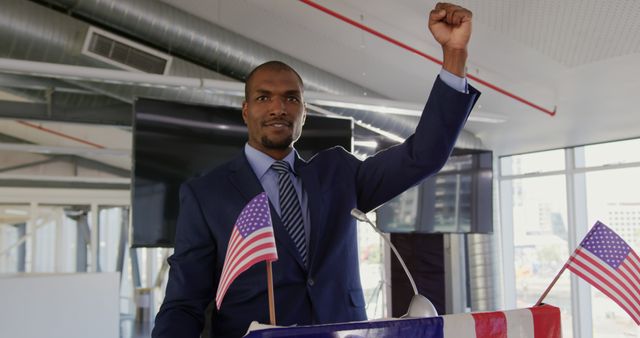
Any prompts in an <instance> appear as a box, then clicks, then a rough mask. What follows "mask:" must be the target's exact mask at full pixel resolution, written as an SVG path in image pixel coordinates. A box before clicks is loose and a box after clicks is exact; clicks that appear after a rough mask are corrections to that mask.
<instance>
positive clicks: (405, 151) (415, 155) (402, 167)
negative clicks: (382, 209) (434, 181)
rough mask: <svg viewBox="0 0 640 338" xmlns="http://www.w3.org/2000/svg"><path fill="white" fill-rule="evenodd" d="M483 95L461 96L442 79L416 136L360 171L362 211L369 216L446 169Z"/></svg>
mask: <svg viewBox="0 0 640 338" xmlns="http://www.w3.org/2000/svg"><path fill="white" fill-rule="evenodd" d="M479 96H480V93H479V92H478V91H477V90H476V89H475V88H473V87H471V86H469V93H468V94H465V93H461V92H459V91H457V90H455V89H453V88H451V87H449V86H448V85H447V84H445V83H444V82H443V81H442V80H441V79H440V78H439V77H438V78H437V79H436V82H435V84H434V86H433V89H432V90H431V94H430V95H429V99H428V100H427V103H426V105H425V107H424V110H423V111H422V116H421V117H420V121H419V122H418V126H417V127H416V131H415V133H414V134H413V135H411V136H410V137H409V138H407V139H406V141H405V142H403V143H402V144H400V145H397V146H394V147H391V148H389V149H387V150H384V151H381V152H379V153H377V154H376V155H374V156H371V157H369V158H367V159H366V160H365V161H364V162H362V163H361V164H360V165H359V166H358V167H357V169H356V188H357V196H358V208H359V209H360V210H362V211H365V212H368V211H371V210H373V209H375V208H376V207H378V206H380V205H381V204H383V203H385V202H387V201H388V200H390V199H392V198H393V197H395V196H397V195H398V194H400V193H402V192H403V191H405V190H407V189H408V188H410V187H412V186H414V185H415V184H417V183H419V182H420V181H422V180H423V179H425V178H426V177H428V176H430V175H433V174H434V173H436V172H438V170H440V169H441V168H442V166H444V164H445V163H446V161H447V159H448V158H449V155H450V154H451V151H452V150H453V146H454V145H455V142H456V139H457V137H458V134H459V133H460V131H461V130H462V128H463V127H464V123H465V122H466V120H467V117H468V116H469V114H470V113H471V109H472V108H473V105H474V104H475V102H476V101H477V100H478V97H479Z"/></svg>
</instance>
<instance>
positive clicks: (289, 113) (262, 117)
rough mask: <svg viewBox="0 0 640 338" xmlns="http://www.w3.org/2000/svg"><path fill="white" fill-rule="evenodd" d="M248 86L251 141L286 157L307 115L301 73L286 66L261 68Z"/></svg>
mask: <svg viewBox="0 0 640 338" xmlns="http://www.w3.org/2000/svg"><path fill="white" fill-rule="evenodd" d="M247 90H248V96H247V97H246V101H245V102H244V103H243V104H242V118H243V119H244V122H245V124H246V125H247V128H248V129H249V145H251V146H252V147H254V148H256V149H258V150H260V151H262V152H264V153H266V154H267V155H270V156H271V157H273V158H276V159H282V158H284V156H286V155H287V154H288V153H289V151H290V149H291V148H292V144H293V142H295V141H296V140H297V139H298V138H299V137H300V134H301V133H302V125H303V124H304V120H305V115H306V112H305V108H304V102H303V98H302V87H301V84H300V81H299V80H298V77H297V76H296V75H295V74H294V73H293V72H292V71H290V70H286V69H269V68H267V69H261V70H258V71H257V72H255V73H254V74H253V76H252V78H251V81H250V82H249V84H248V88H247Z"/></svg>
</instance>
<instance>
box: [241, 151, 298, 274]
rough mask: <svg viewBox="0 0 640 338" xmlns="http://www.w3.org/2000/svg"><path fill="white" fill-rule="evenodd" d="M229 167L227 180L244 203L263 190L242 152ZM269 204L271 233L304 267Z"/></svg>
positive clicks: (289, 237)
mask: <svg viewBox="0 0 640 338" xmlns="http://www.w3.org/2000/svg"><path fill="white" fill-rule="evenodd" d="M230 168H231V173H230V175H229V180H230V181H231V183H232V184H233V185H234V186H235V187H236V188H237V189H238V191H239V192H240V194H241V195H242V196H243V197H244V199H245V205H246V203H249V201H251V199H252V198H254V197H255V196H256V195H258V194H259V193H261V192H263V191H264V189H263V188H262V184H260V181H259V180H258V178H257V177H256V174H255V173H254V172H253V170H252V169H251V165H249V162H248V161H247V158H246V156H245V155H244V152H243V153H242V154H241V155H240V156H238V157H236V159H235V160H233V162H232V163H231V166H230ZM269 206H270V208H269V209H270V211H271V223H272V224H273V233H274V235H275V238H276V241H277V242H278V243H280V247H284V248H285V249H286V250H287V251H288V252H289V254H290V255H292V256H293V257H295V260H296V261H297V262H298V264H299V265H300V267H301V268H303V269H306V267H304V264H303V263H302V257H300V253H299V252H298V248H296V245H295V243H294V242H293V240H292V239H291V236H290V235H289V231H288V230H287V229H286V228H285V227H284V224H283V223H282V221H281V220H280V217H279V216H278V213H277V212H276V211H275V209H274V207H273V205H272V204H271V202H269Z"/></svg>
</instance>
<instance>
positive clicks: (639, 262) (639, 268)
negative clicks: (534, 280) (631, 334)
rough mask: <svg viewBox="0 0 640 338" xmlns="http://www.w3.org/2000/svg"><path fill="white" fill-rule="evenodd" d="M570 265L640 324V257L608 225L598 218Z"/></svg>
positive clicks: (568, 265) (568, 266)
mask: <svg viewBox="0 0 640 338" xmlns="http://www.w3.org/2000/svg"><path fill="white" fill-rule="evenodd" d="M567 268H568V269H569V270H571V271H572V272H573V273H575V274H576V275H578V276H580V277H581V278H583V279H584V280H586V281H587V282H588V283H589V284H591V285H593V286H594V287H595V288H596V289H598V290H600V291H601V292H602V293H604V294H605V295H607V296H608V297H609V298H611V299H612V300H613V301H614V302H616V303H617V304H618V305H620V307H622V309H623V310H625V311H626V312H627V313H628V314H629V315H630V316H631V318H633V320H634V321H635V322H636V324H638V325H640V259H639V258H638V255H637V254H636V253H635V252H634V251H633V249H631V247H630V246H629V245H628V244H627V243H626V242H625V241H624V240H623V239H622V238H620V236H618V235H617V234H616V233H615V232H613V230H611V229H609V227H607V226H606V225H604V224H602V223H600V222H596V224H595V225H594V226H593V228H591V231H589V233H588V234H587V236H586V237H585V238H584V239H583V240H582V242H581V243H580V245H579V246H578V248H577V249H576V251H575V252H574V253H573V255H571V258H569V262H567Z"/></svg>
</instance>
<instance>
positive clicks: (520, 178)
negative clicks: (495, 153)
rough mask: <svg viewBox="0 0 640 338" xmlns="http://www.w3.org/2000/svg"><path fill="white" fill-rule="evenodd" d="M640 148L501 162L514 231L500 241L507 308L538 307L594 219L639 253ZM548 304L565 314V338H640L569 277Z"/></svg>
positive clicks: (612, 306) (504, 214) (579, 150)
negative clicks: (509, 283)
mask: <svg viewBox="0 0 640 338" xmlns="http://www.w3.org/2000/svg"><path fill="white" fill-rule="evenodd" d="M638 149H640V139H635V140H625V141H618V142H609V143H603V144H595V145H586V146H581V147H574V148H567V149H559V150H552V151H545V152H538V153H532V154H522V155H515V156H506V157H502V158H501V159H500V170H501V174H500V186H501V187H500V191H501V203H502V208H501V221H502V225H503V228H505V229H511V230H510V231H507V232H506V233H507V234H506V235H504V234H502V236H503V237H506V238H503V241H502V243H503V246H505V248H503V250H504V252H505V253H508V252H510V250H513V251H512V252H513V255H512V256H511V255H508V254H506V255H504V259H503V262H504V263H503V264H504V267H503V268H504V269H503V270H504V271H505V274H506V275H505V276H504V280H505V281H506V282H508V281H510V280H513V281H514V283H513V284H515V285H513V286H512V287H510V286H509V285H507V283H505V291H507V292H510V293H511V294H512V298H511V297H509V295H507V297H505V300H506V301H505V303H506V304H505V305H506V307H507V308H509V307H527V306H531V305H533V304H535V302H536V300H537V298H538V297H539V296H540V295H541V294H542V292H543V291H544V290H545V289H546V287H547V285H549V284H550V283H551V281H552V280H553V277H554V276H555V275H556V274H557V272H558V271H559V270H560V269H561V268H562V266H563V264H564V263H565V262H566V260H567V259H568V257H569V255H570V254H571V253H572V252H573V250H574V249H575V248H576V246H577V244H578V243H579V242H580V241H581V240H582V238H583V237H584V235H585V234H586V232H587V231H588V230H589V229H590V228H591V226H593V224H595V222H596V221H601V222H603V223H605V224H606V225H608V226H609V227H610V228H612V229H613V230H614V231H616V232H617V233H618V235H620V236H621V237H622V238H623V239H625V241H626V242H627V243H628V244H629V245H630V246H631V247H632V248H633V249H634V250H635V251H636V252H638V250H639V249H640V152H639V151H638ZM511 231H512V232H511ZM511 257H513V258H511ZM510 271H513V275H514V276H509V275H508V274H509V273H510ZM509 299H513V300H512V301H509ZM545 302H546V303H550V304H553V305H556V306H558V307H559V308H560V309H561V311H562V322H563V337H565V338H566V337H580V338H591V337H598V338H600V337H603V338H613V337H640V329H639V328H638V326H637V325H635V323H634V322H633V320H632V319H631V318H630V317H629V315H627V314H626V312H624V311H623V310H622V309H621V308H620V307H619V306H618V305H617V304H616V303H614V302H613V301H612V300H610V299H609V298H607V297H606V296H605V295H603V294H602V293H601V292H599V291H598V290H596V289H594V288H591V287H590V286H589V285H588V284H587V283H586V282H584V281H582V280H580V279H579V278H578V277H576V276H572V275H571V273H570V272H568V271H566V272H564V273H563V275H562V277H561V278H560V280H559V281H558V283H557V284H556V285H555V286H554V288H553V289H552V291H551V293H550V294H549V296H547V298H546V299H545Z"/></svg>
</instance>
